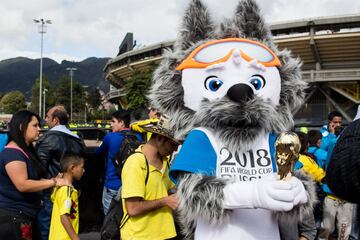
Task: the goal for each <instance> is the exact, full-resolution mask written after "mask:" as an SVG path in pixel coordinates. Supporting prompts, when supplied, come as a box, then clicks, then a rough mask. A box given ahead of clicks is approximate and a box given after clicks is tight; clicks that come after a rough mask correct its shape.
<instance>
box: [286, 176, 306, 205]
mask: <svg viewBox="0 0 360 240" xmlns="http://www.w3.org/2000/svg"><path fill="white" fill-rule="evenodd" d="M289 183H290V184H291V186H292V191H293V194H294V196H295V200H294V206H296V205H298V204H304V203H306V202H307V200H308V198H307V194H306V191H305V188H304V185H303V184H302V182H301V181H300V180H299V179H298V178H296V177H291V178H290V180H289Z"/></svg>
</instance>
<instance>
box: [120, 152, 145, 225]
mask: <svg viewBox="0 0 360 240" xmlns="http://www.w3.org/2000/svg"><path fill="white" fill-rule="evenodd" d="M134 153H140V154H142V155H144V158H145V163H146V177H145V186H146V184H147V182H148V180H149V163H148V161H147V159H146V156H145V154H144V153H142V152H139V151H135V152H134ZM129 218H130V216H129V214H127V213H126V216H125V217H124V218H123V220H122V221H121V223H120V229H121V228H122V227H123V226H124V225H125V223H126V222H127V220H129Z"/></svg>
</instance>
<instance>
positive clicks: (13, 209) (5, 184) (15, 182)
mask: <svg viewBox="0 0 360 240" xmlns="http://www.w3.org/2000/svg"><path fill="white" fill-rule="evenodd" d="M39 121H40V117H39V116H38V115H36V114H35V113H32V112H30V111H27V110H21V111H18V112H16V113H15V114H14V115H13V117H12V119H11V121H10V123H9V129H10V131H9V142H8V144H7V145H6V147H5V149H4V150H3V151H2V152H1V153H0V239H32V230H33V223H34V220H35V218H36V214H37V211H38V209H39V208H40V200H41V191H42V190H44V189H47V188H51V187H54V186H63V185H68V183H67V181H66V180H65V179H62V178H59V177H57V178H53V179H41V176H43V171H44V169H43V168H42V165H41V163H40V161H39V160H38V158H37V156H36V154H35V150H34V147H33V142H34V141H36V140H37V139H38V138H39V133H40V127H39Z"/></svg>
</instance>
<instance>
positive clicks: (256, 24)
mask: <svg viewBox="0 0 360 240" xmlns="http://www.w3.org/2000/svg"><path fill="white" fill-rule="evenodd" d="M218 36H219V38H228V37H238V38H248V39H253V40H257V41H268V42H270V41H271V39H272V36H271V32H270V29H269V27H268V26H267V25H266V24H265V22H264V21H263V19H262V16H261V14H260V9H259V7H258V6H257V4H256V2H255V1H252V0H244V1H240V2H239V4H238V6H237V8H236V12H235V17H234V18H233V19H232V20H226V21H225V22H224V23H222V24H221V25H220V31H219V33H218Z"/></svg>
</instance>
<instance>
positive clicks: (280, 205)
mask: <svg viewBox="0 0 360 240" xmlns="http://www.w3.org/2000/svg"><path fill="white" fill-rule="evenodd" d="M253 198H254V207H256V208H264V209H269V210H273V211H290V210H291V209H292V208H293V207H294V205H295V204H294V202H295V199H296V197H295V194H294V190H293V187H292V185H291V183H290V182H288V181H282V180H278V179H277V177H276V175H271V176H269V177H268V178H265V179H263V180H260V181H257V182H254V188H253Z"/></svg>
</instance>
